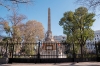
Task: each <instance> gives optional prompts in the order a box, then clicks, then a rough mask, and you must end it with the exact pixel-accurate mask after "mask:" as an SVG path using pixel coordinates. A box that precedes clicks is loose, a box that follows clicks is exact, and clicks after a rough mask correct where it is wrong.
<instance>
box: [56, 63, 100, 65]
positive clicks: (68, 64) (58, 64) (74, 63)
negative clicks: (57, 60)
mask: <svg viewBox="0 0 100 66" xmlns="http://www.w3.org/2000/svg"><path fill="white" fill-rule="evenodd" d="M57 66H100V65H85V64H84V65H81V64H80V65H76V63H71V64H64V65H63V64H58V65H57Z"/></svg>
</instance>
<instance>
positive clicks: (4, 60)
mask: <svg viewBox="0 0 100 66" xmlns="http://www.w3.org/2000/svg"><path fill="white" fill-rule="evenodd" d="M7 63H8V58H0V64H7Z"/></svg>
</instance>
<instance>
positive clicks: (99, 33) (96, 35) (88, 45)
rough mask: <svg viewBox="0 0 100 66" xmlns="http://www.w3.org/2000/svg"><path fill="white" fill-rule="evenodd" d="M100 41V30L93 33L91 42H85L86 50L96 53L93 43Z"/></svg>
mask: <svg viewBox="0 0 100 66" xmlns="http://www.w3.org/2000/svg"><path fill="white" fill-rule="evenodd" d="M99 41H100V30H97V31H94V38H93V40H87V41H86V49H87V51H88V52H93V53H95V52H96V49H95V43H98V42H99Z"/></svg>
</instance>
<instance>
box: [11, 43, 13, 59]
mask: <svg viewBox="0 0 100 66" xmlns="http://www.w3.org/2000/svg"><path fill="white" fill-rule="evenodd" d="M11 51H12V58H13V52H14V44H12V50H11Z"/></svg>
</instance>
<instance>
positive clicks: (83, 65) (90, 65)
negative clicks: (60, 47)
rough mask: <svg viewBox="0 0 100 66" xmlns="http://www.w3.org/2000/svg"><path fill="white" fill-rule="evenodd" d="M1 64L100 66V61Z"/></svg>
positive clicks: (9, 65) (14, 65) (13, 65)
mask: <svg viewBox="0 0 100 66" xmlns="http://www.w3.org/2000/svg"><path fill="white" fill-rule="evenodd" d="M0 66H100V62H79V63H57V64H54V63H37V64H34V63H13V64H1V65H0Z"/></svg>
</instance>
